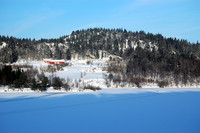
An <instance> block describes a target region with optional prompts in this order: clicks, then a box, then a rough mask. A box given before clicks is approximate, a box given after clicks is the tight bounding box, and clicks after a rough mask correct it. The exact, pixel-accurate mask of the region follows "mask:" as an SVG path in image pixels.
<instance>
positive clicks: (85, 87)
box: [83, 85, 101, 91]
mask: <svg viewBox="0 0 200 133" xmlns="http://www.w3.org/2000/svg"><path fill="white" fill-rule="evenodd" d="M83 89H84V90H85V89H89V90H93V91H98V90H101V88H100V87H95V86H92V85H88V86H84V88H83Z"/></svg>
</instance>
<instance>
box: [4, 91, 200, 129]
mask: <svg viewBox="0 0 200 133" xmlns="http://www.w3.org/2000/svg"><path fill="white" fill-rule="evenodd" d="M93 94H94V93H93ZM38 95H44V94H41V93H39V94H38ZM52 96H59V94H58V95H56V94H55V95H52ZM199 101H200V92H173V93H152V92H147V93H138V94H108V93H104V94H101V93H98V95H91V94H85V95H68V96H62V97H61V96H59V97H51V96H50V94H49V95H48V94H45V96H40V97H23V96H21V97H18V98H12V99H4V98H0V108H1V110H0V133H66V132H67V133H80V132H81V133H134V132H135V133H199V132H200V126H199V124H200V103H199Z"/></svg>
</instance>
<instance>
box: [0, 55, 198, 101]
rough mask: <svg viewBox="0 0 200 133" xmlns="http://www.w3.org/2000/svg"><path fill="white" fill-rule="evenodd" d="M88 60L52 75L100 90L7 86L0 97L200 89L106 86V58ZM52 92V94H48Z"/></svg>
mask: <svg viewBox="0 0 200 133" xmlns="http://www.w3.org/2000/svg"><path fill="white" fill-rule="evenodd" d="M87 61H88V60H72V61H70V62H69V63H70V64H71V65H70V66H66V67H64V68H63V69H64V70H63V71H57V72H55V73H53V75H54V76H58V77H60V78H63V79H65V80H70V82H71V83H75V82H79V84H83V85H93V86H99V87H100V88H101V89H102V90H100V91H97V92H94V91H91V90H84V91H80V89H79V88H76V87H75V88H73V89H72V90H70V91H67V92H66V91H65V90H64V89H61V90H54V89H52V87H50V88H48V89H47V91H46V92H43V93H41V92H34V91H32V90H31V89H30V88H24V89H9V88H8V87H6V86H4V87H0V98H6V97H7V98H10V97H20V96H25V97H32V96H33V97H34V96H41V95H48V96H62V95H70V94H95V95H99V94H105V93H107V94H128V93H144V92H155V93H164V92H186V91H200V88H198V87H187V86H186V87H180V88H177V87H175V86H174V87H173V86H172V87H170V88H159V87H158V86H157V85H155V84H148V85H143V86H142V88H136V87H134V88H133V87H132V88H130V87H124V88H115V86H112V85H111V87H109V88H108V87H107V86H106V85H105V78H106V77H105V76H104V75H108V73H107V72H106V71H103V70H102V68H103V67H106V65H107V64H106V59H104V60H91V62H92V63H91V64H87ZM16 64H19V65H25V64H26V65H32V66H33V67H35V68H38V70H40V68H44V67H47V66H48V64H47V63H44V62H43V61H31V62H17V63H16ZM45 75H46V76H47V77H50V76H51V75H52V73H48V72H45ZM49 94H54V95H49Z"/></svg>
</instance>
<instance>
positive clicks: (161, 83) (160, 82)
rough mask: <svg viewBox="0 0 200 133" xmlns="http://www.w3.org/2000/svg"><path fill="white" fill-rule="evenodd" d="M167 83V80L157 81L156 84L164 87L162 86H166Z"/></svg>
mask: <svg viewBox="0 0 200 133" xmlns="http://www.w3.org/2000/svg"><path fill="white" fill-rule="evenodd" d="M168 85H169V82H168V81H159V82H158V86H159V87H160V88H164V87H167V86H168Z"/></svg>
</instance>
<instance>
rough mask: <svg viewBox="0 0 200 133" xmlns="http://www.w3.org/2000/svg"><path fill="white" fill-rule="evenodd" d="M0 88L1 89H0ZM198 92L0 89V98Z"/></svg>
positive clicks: (179, 90) (173, 88)
mask: <svg viewBox="0 0 200 133" xmlns="http://www.w3.org/2000/svg"><path fill="white" fill-rule="evenodd" d="M1 90H2V89H1ZM191 91H192V92H200V88H193V87H190V88H189V87H183V88H177V87H169V88H155V87H152V88H147V86H146V88H103V89H102V90H99V91H92V90H83V91H80V90H78V89H73V90H69V91H64V90H62V89H61V90H51V89H50V90H47V91H45V92H38V91H32V90H30V91H28V90H26V91H8V92H3V91H0V98H17V97H41V96H47V97H59V96H66V95H82V94H92V95H96V96H100V95H101V94H138V93H148V92H150V93H173V92H191Z"/></svg>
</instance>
